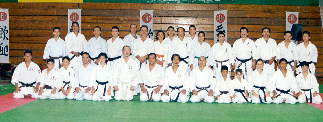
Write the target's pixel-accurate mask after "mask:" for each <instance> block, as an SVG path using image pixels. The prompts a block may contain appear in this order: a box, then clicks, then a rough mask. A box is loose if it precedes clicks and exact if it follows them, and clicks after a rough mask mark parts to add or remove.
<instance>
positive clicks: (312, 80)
mask: <svg viewBox="0 0 323 122" xmlns="http://www.w3.org/2000/svg"><path fill="white" fill-rule="evenodd" d="M296 82H297V85H298V88H299V90H300V92H302V94H301V95H300V96H299V97H298V102H299V103H305V102H310V100H309V101H307V100H306V98H307V99H310V98H311V97H312V103H315V104H321V103H322V98H321V96H320V95H319V94H318V95H317V96H315V97H314V96H313V93H314V92H317V93H320V91H319V84H318V83H317V79H316V77H315V76H314V75H313V74H311V73H308V74H307V77H306V80H305V78H304V75H303V73H301V74H299V75H297V76H296ZM309 89H310V91H309Z"/></svg>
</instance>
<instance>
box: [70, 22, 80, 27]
mask: <svg viewBox="0 0 323 122" xmlns="http://www.w3.org/2000/svg"><path fill="white" fill-rule="evenodd" d="M74 24H77V27H80V25H79V23H78V22H72V26H73V25H74Z"/></svg>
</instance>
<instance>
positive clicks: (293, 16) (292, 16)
mask: <svg viewBox="0 0 323 122" xmlns="http://www.w3.org/2000/svg"><path fill="white" fill-rule="evenodd" d="M298 13H299V12H286V31H291V30H292V27H293V24H298Z"/></svg>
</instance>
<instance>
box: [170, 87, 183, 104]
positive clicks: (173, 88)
mask: <svg viewBox="0 0 323 122" xmlns="http://www.w3.org/2000/svg"><path fill="white" fill-rule="evenodd" d="M169 88H171V89H172V91H173V90H175V89H177V90H178V94H177V97H176V99H175V100H174V101H175V102H177V100H178V97H179V94H180V93H181V91H179V89H181V88H183V85H182V86H169ZM170 99H171V98H170ZM170 101H171V100H170Z"/></svg>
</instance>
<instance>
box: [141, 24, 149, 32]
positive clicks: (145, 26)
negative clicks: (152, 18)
mask: <svg viewBox="0 0 323 122" xmlns="http://www.w3.org/2000/svg"><path fill="white" fill-rule="evenodd" d="M142 28H147V31H148V26H147V25H142V26H141V27H140V30H141V29H142Z"/></svg>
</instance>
